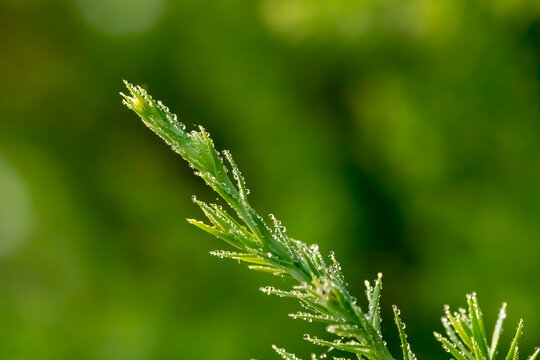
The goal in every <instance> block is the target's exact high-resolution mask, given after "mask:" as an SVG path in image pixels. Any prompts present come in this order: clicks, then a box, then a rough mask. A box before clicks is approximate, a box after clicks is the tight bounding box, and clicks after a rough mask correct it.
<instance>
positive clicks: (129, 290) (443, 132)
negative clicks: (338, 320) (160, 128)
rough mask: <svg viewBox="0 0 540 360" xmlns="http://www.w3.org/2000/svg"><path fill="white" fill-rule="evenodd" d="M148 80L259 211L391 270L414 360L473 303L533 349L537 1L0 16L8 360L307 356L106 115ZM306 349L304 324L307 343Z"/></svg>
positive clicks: (295, 326) (13, 5) (181, 189)
mask: <svg viewBox="0 0 540 360" xmlns="http://www.w3.org/2000/svg"><path fill="white" fill-rule="evenodd" d="M124 78H126V79H128V80H130V81H132V82H135V83H140V84H145V86H147V87H148V89H149V91H150V93H151V94H153V95H154V97H156V98H158V99H161V100H163V101H164V102H165V103H166V104H167V105H168V106H169V107H170V108H171V109H172V110H173V111H174V112H176V113H178V114H179V115H180V117H181V119H182V120H183V121H184V122H185V123H186V124H187V125H191V124H194V123H197V124H203V125H204V126H205V127H206V128H207V129H208V130H209V131H210V133H211V134H212V135H213V137H214V138H215V141H216V144H217V146H218V148H222V149H223V148H228V149H230V150H231V151H232V153H233V154H234V155H235V158H236V160H237V162H238V163H239V165H240V167H241V168H242V169H243V170H244V175H245V176H246V179H247V181H248V183H249V186H250V188H251V190H252V203H253V205H254V206H255V207H256V208H257V209H259V210H260V212H261V213H263V214H266V213H269V212H272V213H274V214H276V215H277V216H278V217H279V218H280V219H282V220H283V222H284V224H286V225H287V227H288V232H289V233H290V234H291V235H292V236H294V237H295V238H298V239H301V240H304V241H306V242H308V243H312V242H316V243H319V244H320V245H321V247H322V249H323V250H324V251H325V252H328V251H329V250H335V251H336V254H337V256H338V258H339V259H340V260H341V262H342V265H343V268H344V271H345V275H346V276H347V277H348V280H349V283H350V284H351V287H352V291H353V292H354V293H355V294H357V295H358V296H360V295H362V294H363V291H364V289H363V280H364V279H366V278H368V279H373V278H375V276H376V273H377V272H378V271H382V272H383V273H384V275H385V277H384V280H385V287H384V292H383V298H382V299H383V300H382V301H383V316H384V319H385V320H384V322H383V325H384V326H385V328H384V333H385V335H386V337H387V339H388V341H389V345H390V346H391V348H392V349H393V350H394V353H395V354H396V355H398V354H399V352H398V350H399V349H398V348H397V345H396V340H397V334H396V330H395V328H394V326H393V321H392V320H391V307H390V305H391V304H394V303H395V304H398V305H399V306H400V307H401V309H402V314H404V321H405V322H406V323H407V329H408V331H409V340H410V341H411V343H412V345H413V348H414V349H415V350H416V352H417V353H418V355H419V358H420V359H441V358H443V359H444V358H448V356H447V354H445V353H443V352H442V351H441V350H439V346H438V344H437V343H436V342H435V340H434V339H433V337H432V331H433V330H438V331H440V330H441V325H440V324H439V319H440V316H441V314H442V306H443V304H446V303H448V304H450V305H451V306H453V307H457V306H463V305H464V303H465V294H466V293H467V292H471V291H475V290H476V291H477V292H478V295H479V298H480V301H481V303H482V304H483V307H484V314H485V315H487V316H488V321H487V325H488V326H489V327H491V326H492V325H493V322H494V318H495V315H496V311H497V309H498V307H499V305H500V303H501V302H502V301H508V302H509V318H508V323H507V326H506V332H505V333H504V334H503V341H504V343H505V344H507V343H508V342H509V341H510V337H511V333H512V332H513V331H514V329H515V324H516V323H517V320H518V319H519V318H520V317H524V318H525V336H524V338H523V343H522V346H521V347H520V350H521V353H522V354H523V355H525V354H529V353H531V352H532V349H533V347H534V346H536V345H539V339H540V312H539V311H538V305H539V304H540V280H539V279H540V262H539V260H538V257H539V253H540V242H539V240H540V186H539V185H540V142H539V135H540V82H539V80H540V3H539V2H538V1H527V0H516V1H510V0H495V1H493V0H492V1H488V0H484V1H481V0H470V1H464V0H458V1H456V0H440V1H428V0H408V1H401V0H332V1H327V0H255V1H253V0H251V1H239V0H230V1H223V2H221V1H214V2H207V1H200V0H184V1H172V0H131V1H129V0H71V1H45V0H41V1H38V0H34V1H30V0H28V1H25V0H18V1H16V0H1V1H0V357H1V358H2V359H14V360H18V359H21V360H22V359H51V360H52V359H105V360H109V359H110V360H113V359H114V360H124V359H126V360H127V359H131V360H139V359H141V360H142V359H193V360H197V359H249V358H258V359H271V358H277V356H276V355H274V354H273V351H272V350H271V348H270V345H271V344H277V345H279V346H282V347H286V348H287V349H288V350H290V351H295V352H298V353H299V355H302V356H303V357H304V358H307V357H309V356H306V354H307V353H309V352H311V351H320V348H316V347H312V346H310V345H309V344H307V343H305V342H303V341H302V340H301V338H302V334H303V333H305V332H306V328H307V327H311V328H316V327H317V326H316V325H310V324H307V323H303V322H300V321H294V320H292V319H290V318H288V317H287V316H286V314H287V313H288V312H292V311H295V310H296V309H297V305H296V304H295V303H294V302H287V301H283V300H281V299H278V298H273V297H268V296H263V295H262V294H261V293H259V292H258V291H257V288H258V287H259V286H262V285H269V284H277V285H279V283H280V282H279V281H278V280H276V279H274V278H273V277H271V276H264V274H262V275H261V274H259V273H251V272H248V271H247V270H246V269H244V268H241V267H239V266H238V264H236V263H235V262H226V261H223V260H219V259H217V258H213V257H211V256H209V255H208V251H210V250H214V249H219V248H223V247H224V245H223V244H222V243H220V242H219V241H218V240H216V239H213V238H211V237H209V236H207V235H206V234H204V233H202V232H200V231H198V230H197V229H195V228H194V227H192V226H189V225H188V224H187V223H186V222H185V220H184V219H185V218H187V217H189V218H200V217H201V216H202V215H201V214H200V213H199V210H198V209H197V207H196V206H194V205H193V204H192V202H191V199H190V197H191V195H192V194H197V195H198V196H199V198H201V199H203V200H208V201H212V200H213V199H214V198H215V195H214V194H212V193H211V192H210V190H209V189H207V188H206V187H205V186H204V185H203V184H202V183H201V181H200V179H198V178H196V177H195V176H193V174H192V171H191V170H190V169H189V168H188V167H187V166H186V164H185V163H183V161H182V160H181V159H180V158H179V157H178V156H177V155H175V154H174V153H173V152H172V151H170V150H169V149H168V148H167V146H166V145H165V144H164V143H163V142H162V141H161V140H160V139H158V138H157V137H156V136H155V135H154V134H152V133H151V132H150V131H149V130H147V129H146V128H144V126H143V125H142V123H141V122H140V121H139V120H138V119H137V118H136V116H135V115H134V114H133V113H132V112H130V111H129V110H128V109H126V108H125V107H123V106H122V105H121V103H120V96H119V95H118V92H119V91H121V90H122V83H121V80H122V79H124ZM314 332H315V333H317V331H314Z"/></svg>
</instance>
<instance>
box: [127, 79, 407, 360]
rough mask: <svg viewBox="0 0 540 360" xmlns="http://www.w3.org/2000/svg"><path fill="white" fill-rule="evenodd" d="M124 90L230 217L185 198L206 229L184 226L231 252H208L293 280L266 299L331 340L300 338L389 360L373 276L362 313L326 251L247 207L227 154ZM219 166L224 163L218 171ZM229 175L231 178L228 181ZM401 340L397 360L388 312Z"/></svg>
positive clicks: (371, 359) (144, 97)
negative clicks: (292, 309) (290, 302)
mask: <svg viewBox="0 0 540 360" xmlns="http://www.w3.org/2000/svg"><path fill="white" fill-rule="evenodd" d="M125 84H126V86H127V88H128V89H129V91H130V94H129V95H124V94H122V95H123V97H124V104H125V105H127V106H128V107H129V108H130V109H132V110H133V111H135V112H136V113H137V114H138V115H139V116H140V117H141V119H142V120H143V122H144V123H145V124H146V125H147V126H148V127H149V128H150V129H151V130H152V131H154V132H155V133H156V134H157V135H159V136H160V137H161V138H163V140H165V141H166V142H167V144H169V145H170V146H171V147H172V149H173V150H174V151H175V152H177V153H178V154H180V155H181V156H182V157H183V158H184V159H185V160H186V161H187V162H188V163H189V165H190V166H191V167H192V168H193V169H194V170H195V174H196V175H197V176H199V177H201V178H202V179H203V180H204V181H205V182H206V184H208V185H209V186H210V187H211V188H212V189H213V190H214V191H216V192H217V193H218V194H219V195H220V197H221V198H222V199H223V200H224V201H225V202H226V203H227V204H228V205H229V206H230V208H231V209H232V210H233V212H234V215H231V214H229V213H228V212H227V211H226V210H225V209H224V208H223V207H221V206H220V205H217V204H207V203H205V202H203V201H200V200H198V199H197V198H195V197H194V198H193V199H194V201H195V203H196V204H197V205H198V206H200V208H201V209H202V211H203V212H204V214H205V215H206V217H207V218H208V221H209V223H205V222H202V221H198V220H191V219H190V220H189V222H190V223H192V224H194V225H195V226H197V227H199V228H201V229H202V230H204V231H206V232H208V233H210V234H212V235H214V236H216V237H218V238H220V239H222V240H223V241H225V242H227V243H228V244H229V245H231V246H232V247H233V248H235V251H214V252H212V254H213V255H216V256H218V257H221V258H225V257H226V258H232V259H236V260H240V261H244V262H246V263H248V264H249V265H248V267H249V268H250V269H253V270H258V271H263V272H268V273H271V274H274V275H278V276H285V277H291V278H293V279H295V280H296V281H297V282H298V285H296V286H294V287H293V288H292V289H290V290H287V291H285V290H278V289H275V288H274V287H265V288H262V289H261V290H262V291H263V292H265V293H267V294H275V295H278V296H280V297H292V298H296V299H297V300H299V301H300V303H301V305H302V307H303V311H301V312H298V313H295V314H291V315H290V316H292V317H293V318H296V319H303V320H307V321H308V322H321V323H324V324H326V325H327V326H326V330H327V331H328V332H329V333H330V334H332V335H333V337H334V339H332V340H323V339H319V338H316V337H311V336H309V335H306V336H305V339H306V340H308V341H310V342H312V343H314V344H317V345H321V346H324V347H327V348H328V349H330V350H331V349H339V350H342V351H345V352H348V353H350V354H354V355H356V357H357V358H359V359H360V358H366V359H368V360H393V357H392V356H391V355H390V353H389V351H388V349H387V347H386V343H385V342H384V341H383V339H382V335H381V319H380V315H379V297H380V292H381V286H382V284H381V275H379V277H378V278H377V280H376V281H375V284H374V286H373V287H372V286H371V285H370V284H369V283H366V285H367V291H366V295H367V299H368V306H367V308H366V309H362V308H361V307H360V306H359V305H358V304H356V300H355V298H354V297H352V296H351V295H350V293H349V291H348V290H347V286H346V282H345V280H344V277H343V274H342V272H341V266H340V265H339V263H338V261H337V260H336V258H335V256H334V254H333V253H331V254H330V256H329V257H328V259H325V258H324V257H323V256H322V255H321V253H320V251H319V249H318V247H317V245H311V246H308V245H306V244H305V243H303V242H301V241H298V240H294V239H292V238H290V237H289V236H288V235H287V233H286V229H285V227H284V226H282V224H281V222H280V221H279V220H278V219H276V218H275V217H274V216H273V215H270V216H269V218H270V220H271V226H269V225H268V224H267V223H266V221H265V220H264V219H263V218H262V217H261V216H260V215H259V214H257V212H256V211H255V210H254V209H253V208H252V207H251V206H250V204H249V202H248V194H249V190H248V189H247V187H246V184H245V182H244V178H243V176H242V174H241V172H240V170H239V169H238V167H237V166H236V164H235V162H234V160H233V158H232V156H231V154H230V153H229V152H228V151H222V152H219V151H217V150H216V148H215V147H214V144H213V142H212V140H211V138H210V136H209V134H208V133H207V132H206V131H205V130H204V129H203V128H202V127H199V130H198V131H196V130H193V131H191V132H188V131H186V128H185V126H184V125H183V124H181V123H180V122H179V121H178V120H177V118H176V115H174V114H172V113H171V112H170V111H169V109H168V108H167V107H166V106H164V105H163V104H162V103H161V102H159V101H154V100H153V99H152V97H151V96H150V95H148V93H147V92H146V91H145V90H144V89H142V88H141V87H140V86H133V85H131V84H129V83H127V82H125ZM225 160H226V162H227V165H225ZM230 174H232V178H231V177H230ZM394 313H395V316H396V323H397V324H398V329H399V332H400V339H401V340H402V347H403V349H404V358H405V360H411V359H413V358H414V354H412V352H411V351H410V347H409V345H408V344H407V342H406V340H405V338H406V336H405V334H404V333H403V328H404V326H403V325H402V323H401V320H400V319H399V316H398V310H397V309H395V311H394ZM274 349H275V350H276V351H277V352H278V354H280V355H281V356H282V357H283V358H284V359H297V358H296V357H295V356H294V355H293V354H289V353H287V352H286V351H285V350H283V349H279V348H277V347H275V346H274Z"/></svg>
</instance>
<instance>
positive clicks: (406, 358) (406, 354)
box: [392, 305, 416, 360]
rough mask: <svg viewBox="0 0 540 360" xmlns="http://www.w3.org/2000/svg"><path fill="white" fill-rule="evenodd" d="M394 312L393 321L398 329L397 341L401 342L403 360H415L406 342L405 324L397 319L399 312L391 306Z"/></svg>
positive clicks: (394, 306)
mask: <svg viewBox="0 0 540 360" xmlns="http://www.w3.org/2000/svg"><path fill="white" fill-rule="evenodd" d="M392 309H393V310H394V321H395V323H396V326H397V328H398V332H399V340H400V342H401V350H402V352H403V360H416V355H414V353H413V352H412V350H411V345H410V344H409V343H408V342H407V334H406V333H405V323H404V322H402V321H401V318H400V317H399V315H400V311H399V309H398V307H397V306H396V305H393V306H392Z"/></svg>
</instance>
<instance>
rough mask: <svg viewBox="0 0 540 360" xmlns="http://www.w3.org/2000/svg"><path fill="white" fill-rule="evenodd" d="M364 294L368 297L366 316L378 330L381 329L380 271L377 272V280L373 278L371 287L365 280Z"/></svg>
mask: <svg viewBox="0 0 540 360" xmlns="http://www.w3.org/2000/svg"><path fill="white" fill-rule="evenodd" d="M365 285H366V296H367V299H368V303H369V305H368V313H367V318H368V320H369V321H370V322H371V324H372V325H373V327H374V328H375V330H377V331H378V332H380V331H381V313H380V312H381V308H380V304H379V301H380V298H381V289H382V273H378V274H377V280H375V286H374V287H372V286H371V284H370V283H369V281H368V280H366V281H365Z"/></svg>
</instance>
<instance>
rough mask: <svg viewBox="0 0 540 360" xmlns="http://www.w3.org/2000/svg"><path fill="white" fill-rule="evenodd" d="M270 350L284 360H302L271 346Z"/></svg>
mask: <svg viewBox="0 0 540 360" xmlns="http://www.w3.org/2000/svg"><path fill="white" fill-rule="evenodd" d="M272 348H273V349H274V350H275V352H277V353H278V354H279V355H280V356H281V357H282V358H283V359H285V360H302V359H300V358H299V357H297V356H296V355H294V354H291V353H288V352H286V351H285V349H281V348H278V347H277V346H276V345H272Z"/></svg>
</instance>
